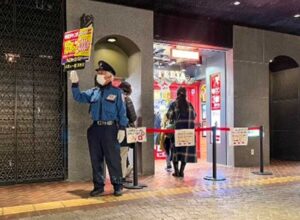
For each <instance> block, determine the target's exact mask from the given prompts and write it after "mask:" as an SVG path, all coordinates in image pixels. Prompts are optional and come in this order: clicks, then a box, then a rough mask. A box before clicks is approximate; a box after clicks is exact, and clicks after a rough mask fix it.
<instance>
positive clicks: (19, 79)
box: [0, 0, 66, 184]
mask: <svg viewBox="0 0 300 220" xmlns="http://www.w3.org/2000/svg"><path fill="white" fill-rule="evenodd" d="M62 4H63V3H62V1H60V0H51V1H50V0H49V1H46V0H4V1H0V53H1V56H0V57H1V59H0V183H2V184H8V183H20V182H34V181H46V180H55V179H64V178H65V177H66V147H65V143H64V140H65V138H64V134H65V132H64V131H65V107H64V104H65V97H64V87H65V83H64V82H65V78H64V77H63V74H62V71H61V67H60V51H61V39H62V34H63V24H64V18H63V16H62V15H63V12H62V10H63V7H62V6H63V5H62Z"/></svg>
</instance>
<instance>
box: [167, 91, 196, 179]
mask: <svg viewBox="0 0 300 220" xmlns="http://www.w3.org/2000/svg"><path fill="white" fill-rule="evenodd" d="M167 117H168V119H169V120H170V121H171V123H173V124H174V125H175V129H193V128H195V124H194V120H195V118H196V113H195V110H194V107H193V105H192V104H191V103H190V102H188V101H187V100H186V89H185V88H183V87H180V88H179V89H178V90H177V98H176V100H175V101H174V102H172V103H171V105H170V107H169V109H168V112H167ZM174 142H175V140H174V137H173V138H172V144H173V146H172V153H173V156H172V161H173V166H174V173H173V174H172V175H173V176H175V177H183V176H184V169H185V165H186V163H195V162H197V154H196V146H183V147H180V146H176V147H175V143H174ZM179 161H180V162H181V166H180V169H179V168H178V163H179Z"/></svg>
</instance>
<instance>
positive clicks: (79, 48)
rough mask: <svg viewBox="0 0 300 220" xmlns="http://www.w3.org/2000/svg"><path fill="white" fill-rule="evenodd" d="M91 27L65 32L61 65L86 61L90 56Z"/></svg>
mask: <svg viewBox="0 0 300 220" xmlns="http://www.w3.org/2000/svg"><path fill="white" fill-rule="evenodd" d="M92 39H93V27H88V28H82V29H77V30H73V31H68V32H65V34H64V40H63V48H62V59H61V63H62V64H63V65H64V64H66V63H75V62H78V61H87V60H89V58H90V56H91V48H92Z"/></svg>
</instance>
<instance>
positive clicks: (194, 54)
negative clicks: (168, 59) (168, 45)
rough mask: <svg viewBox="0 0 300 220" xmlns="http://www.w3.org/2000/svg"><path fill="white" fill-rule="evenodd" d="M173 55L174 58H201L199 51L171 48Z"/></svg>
mask: <svg viewBox="0 0 300 220" xmlns="http://www.w3.org/2000/svg"><path fill="white" fill-rule="evenodd" d="M171 56H172V58H183V59H190V60H199V52H198V51H191V50H178V49H171Z"/></svg>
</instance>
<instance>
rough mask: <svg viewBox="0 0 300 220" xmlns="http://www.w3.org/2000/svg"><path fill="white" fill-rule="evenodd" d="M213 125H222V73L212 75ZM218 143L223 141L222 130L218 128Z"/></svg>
mask: <svg viewBox="0 0 300 220" xmlns="http://www.w3.org/2000/svg"><path fill="white" fill-rule="evenodd" d="M210 109H211V126H215V125H217V126H218V127H220V125H221V74H220V73H214V74H212V75H210ZM216 138H217V143H221V131H219V130H217V137H216Z"/></svg>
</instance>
